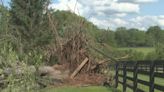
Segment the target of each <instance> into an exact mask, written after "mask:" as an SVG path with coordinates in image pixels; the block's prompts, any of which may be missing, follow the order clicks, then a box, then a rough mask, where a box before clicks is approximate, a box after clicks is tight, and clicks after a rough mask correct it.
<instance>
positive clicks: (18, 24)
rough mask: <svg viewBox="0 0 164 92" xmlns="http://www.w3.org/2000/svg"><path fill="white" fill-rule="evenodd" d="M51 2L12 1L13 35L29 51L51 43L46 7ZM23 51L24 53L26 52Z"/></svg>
mask: <svg viewBox="0 0 164 92" xmlns="http://www.w3.org/2000/svg"><path fill="white" fill-rule="evenodd" d="M48 3H49V0H11V10H10V14H11V20H10V23H11V25H12V29H13V30H12V33H13V35H14V36H15V37H17V38H18V39H19V42H20V43H21V45H20V46H19V48H20V47H21V48H22V49H21V52H22V50H24V51H27V50H30V49H33V48H37V47H39V46H42V45H45V44H46V43H48V42H49V41H50V38H51V36H50V34H51V33H50V30H48V23H47V15H46V14H47V13H46V7H47V5H48ZM24 51H23V52H24Z"/></svg>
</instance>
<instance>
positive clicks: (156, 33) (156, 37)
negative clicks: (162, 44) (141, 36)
mask: <svg viewBox="0 0 164 92" xmlns="http://www.w3.org/2000/svg"><path fill="white" fill-rule="evenodd" d="M161 31H162V30H161V28H160V27H159V26H151V27H149V28H148V30H147V32H146V33H147V35H148V36H149V38H152V39H150V40H152V42H154V43H153V45H155V44H157V43H159V41H160V39H161Z"/></svg>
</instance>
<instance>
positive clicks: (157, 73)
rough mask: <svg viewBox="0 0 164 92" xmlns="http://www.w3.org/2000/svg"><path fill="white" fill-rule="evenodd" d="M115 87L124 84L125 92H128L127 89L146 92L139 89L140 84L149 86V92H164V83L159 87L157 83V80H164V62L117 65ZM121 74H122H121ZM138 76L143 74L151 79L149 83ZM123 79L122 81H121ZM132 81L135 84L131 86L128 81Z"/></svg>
mask: <svg viewBox="0 0 164 92" xmlns="http://www.w3.org/2000/svg"><path fill="white" fill-rule="evenodd" d="M114 66H115V87H116V88H117V87H118V84H122V86H123V89H122V91H123V92H126V89H127V87H128V88H130V89H132V90H133V92H145V91H143V89H140V88H139V87H138V84H142V85H146V86H149V91H148V92H155V89H156V90H159V91H161V92H164V83H163V85H159V84H156V83H155V78H156V77H157V78H162V80H164V61H138V62H132V61H128V62H127V61H126V62H125V61H124V62H119V63H115V64H114ZM119 72H122V73H121V74H120V73H119ZM127 72H132V73H133V76H132V77H130V76H127ZM138 74H143V75H146V76H148V77H149V81H145V80H142V79H139V78H138ZM119 77H121V78H122V81H121V80H119ZM128 80H130V81H132V82H133V83H131V84H129V83H128V82H127V81H128Z"/></svg>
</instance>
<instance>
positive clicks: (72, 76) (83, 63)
mask: <svg viewBox="0 0 164 92" xmlns="http://www.w3.org/2000/svg"><path fill="white" fill-rule="evenodd" d="M88 61H89V59H88V58H85V59H84V61H83V62H82V63H81V64H80V65H79V66H78V67H77V68H76V70H75V71H74V72H73V73H72V74H71V78H72V79H73V78H74V77H75V76H76V75H77V73H78V72H79V71H80V70H81V69H82V68H83V67H84V65H85V64H86V63H87V62H88Z"/></svg>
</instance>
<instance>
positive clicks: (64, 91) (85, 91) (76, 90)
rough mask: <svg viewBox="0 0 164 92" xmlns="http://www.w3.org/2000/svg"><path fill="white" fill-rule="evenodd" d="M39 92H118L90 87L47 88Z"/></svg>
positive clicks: (100, 87) (99, 87) (111, 89)
mask: <svg viewBox="0 0 164 92" xmlns="http://www.w3.org/2000/svg"><path fill="white" fill-rule="evenodd" d="M41 92H120V91H117V90H116V89H113V88H107V87H102V86H91V87H59V88H47V89H44V90H43V91H41Z"/></svg>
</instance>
